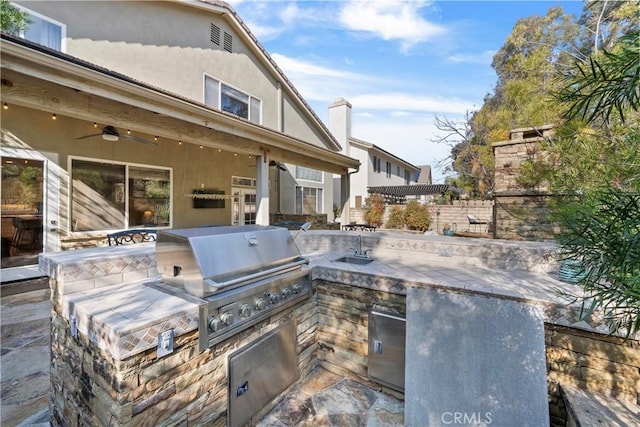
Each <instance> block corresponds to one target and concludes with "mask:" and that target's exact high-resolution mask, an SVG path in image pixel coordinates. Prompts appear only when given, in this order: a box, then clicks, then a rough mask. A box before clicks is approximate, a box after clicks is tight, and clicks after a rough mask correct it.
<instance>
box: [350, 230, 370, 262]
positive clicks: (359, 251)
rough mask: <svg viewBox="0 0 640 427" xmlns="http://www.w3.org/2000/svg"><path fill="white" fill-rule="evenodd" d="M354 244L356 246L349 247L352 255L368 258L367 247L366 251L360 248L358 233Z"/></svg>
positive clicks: (360, 240) (360, 242) (360, 239)
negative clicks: (352, 252)
mask: <svg viewBox="0 0 640 427" xmlns="http://www.w3.org/2000/svg"><path fill="white" fill-rule="evenodd" d="M356 244H357V245H358V248H357V249H356V248H349V249H351V250H352V251H354V254H353V256H357V257H362V258H369V249H367V250H366V251H363V250H362V236H361V235H360V234H358V235H357V236H356Z"/></svg>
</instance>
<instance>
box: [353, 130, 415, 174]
mask: <svg viewBox="0 0 640 427" xmlns="http://www.w3.org/2000/svg"><path fill="white" fill-rule="evenodd" d="M349 143H350V144H352V145H353V144H355V145H359V146H361V147H362V148H364V149H366V150H368V151H378V152H379V153H383V154H385V155H386V156H389V157H391V158H393V159H395V160H397V161H398V162H400V163H402V164H403V165H405V166H406V167H409V168H411V169H414V170H415V171H416V172H417V171H418V170H420V168H419V167H418V166H415V165H412V164H411V163H409V162H407V161H406V160H403V159H401V158H400V157H398V156H396V155H395V154H392V153H390V152H388V151H387V150H385V149H384V148H381V147H379V146H377V145H375V144H372V143H370V142H366V141H363V140H361V139H357V138H353V137H351V138H349Z"/></svg>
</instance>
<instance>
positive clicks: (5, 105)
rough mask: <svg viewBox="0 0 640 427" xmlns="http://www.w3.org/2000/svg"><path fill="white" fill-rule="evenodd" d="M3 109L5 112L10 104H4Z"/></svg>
mask: <svg viewBox="0 0 640 427" xmlns="http://www.w3.org/2000/svg"><path fill="white" fill-rule="evenodd" d="M2 108H4V109H5V110H8V109H9V104H7V103H6V102H5V103H4V105H2Z"/></svg>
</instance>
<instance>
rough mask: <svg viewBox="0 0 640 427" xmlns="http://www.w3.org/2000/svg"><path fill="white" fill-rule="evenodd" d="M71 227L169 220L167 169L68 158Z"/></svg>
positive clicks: (116, 226)
mask: <svg viewBox="0 0 640 427" xmlns="http://www.w3.org/2000/svg"><path fill="white" fill-rule="evenodd" d="M71 179H72V188H71V192H72V195H71V230H72V231H101V230H114V229H122V228H135V227H149V226H150V227H158V226H169V225H170V223H171V170H170V169H163V168H155V167H146V166H139V165H128V164H117V163H104V162H94V161H91V160H84V159H72V160H71Z"/></svg>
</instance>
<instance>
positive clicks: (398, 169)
mask: <svg viewBox="0 0 640 427" xmlns="http://www.w3.org/2000/svg"><path fill="white" fill-rule="evenodd" d="M396 175H398V176H402V175H400V166H396Z"/></svg>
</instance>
